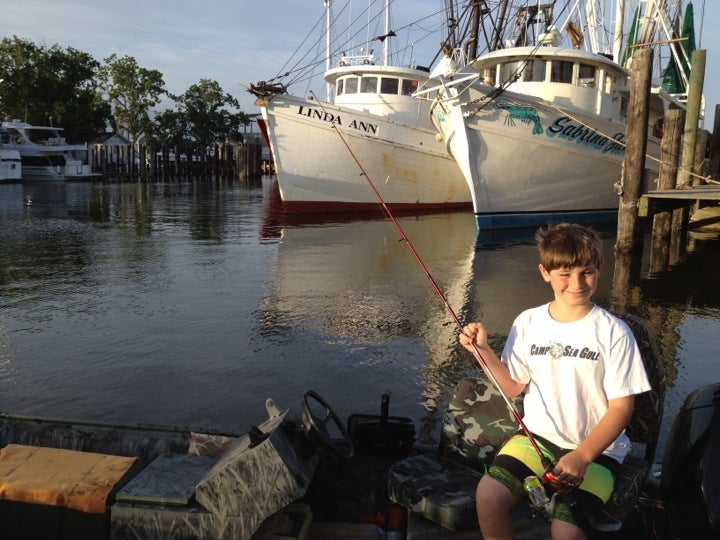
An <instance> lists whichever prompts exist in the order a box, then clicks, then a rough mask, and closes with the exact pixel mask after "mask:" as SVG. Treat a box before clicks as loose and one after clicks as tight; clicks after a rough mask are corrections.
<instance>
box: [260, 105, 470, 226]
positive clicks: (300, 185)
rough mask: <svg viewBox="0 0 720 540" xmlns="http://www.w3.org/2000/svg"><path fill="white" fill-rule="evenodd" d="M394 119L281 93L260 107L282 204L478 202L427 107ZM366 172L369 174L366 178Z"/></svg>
mask: <svg viewBox="0 0 720 540" xmlns="http://www.w3.org/2000/svg"><path fill="white" fill-rule="evenodd" d="M428 105H429V103H428V104H427V105H426V104H424V103H419V105H418V113H417V122H416V123H415V124H407V123H400V122H394V121H391V120H389V119H387V118H386V117H381V116H378V115H371V114H368V113H364V112H362V111H358V110H352V109H349V108H346V107H338V106H336V105H333V104H330V103H319V102H317V101H314V100H306V99H302V98H297V97H293V96H288V95H276V96H273V97H272V98H271V99H269V100H265V101H264V102H263V103H262V104H261V108H262V112H263V117H264V120H265V122H266V125H267V133H268V139H269V140H268V142H269V145H270V147H271V151H272V156H273V159H274V162H275V169H276V172H277V177H278V185H279V188H280V195H281V199H282V202H283V208H284V210H286V211H289V212H311V211H325V212H340V211H343V212H347V211H377V210H378V202H379V199H378V195H377V194H376V193H375V192H374V190H373V188H372V186H371V184H370V183H369V182H368V180H370V181H371V182H372V185H373V186H374V187H375V189H376V190H377V192H378V194H379V195H380V197H382V200H383V201H384V202H385V203H386V204H387V205H388V206H389V207H391V208H393V209H404V210H413V209H422V210H433V209H438V210H450V209H461V208H467V209H469V208H470V207H471V196H470V192H469V190H468V188H467V184H466V183H465V179H464V177H463V175H462V174H461V172H460V170H459V169H458V166H457V165H456V164H455V162H454V161H453V159H452V158H451V157H450V156H449V155H448V153H447V151H446V149H445V148H444V146H443V145H442V144H441V143H439V142H438V141H437V140H436V131H435V130H434V128H433V127H432V125H431V123H430V121H429V114H428V112H427V106H428ZM366 176H367V179H366Z"/></svg>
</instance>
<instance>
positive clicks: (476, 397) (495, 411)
mask: <svg viewBox="0 0 720 540" xmlns="http://www.w3.org/2000/svg"><path fill="white" fill-rule="evenodd" d="M513 403H514V406H516V407H520V406H521V405H522V402H521V401H520V400H519V399H516V400H513ZM516 431H517V423H516V422H515V419H514V417H513V415H512V413H511V412H510V410H509V409H508V406H507V404H506V403H505V400H504V399H503V397H502V396H501V394H500V392H499V391H498V390H497V389H496V388H495V387H494V386H493V385H492V384H491V383H490V381H488V380H487V379H477V378H467V379H463V380H461V381H460V382H459V383H458V385H457V387H456V388H455V392H454V394H453V396H452V399H451V400H450V403H449V404H448V408H447V410H446V412H445V415H444V419H443V426H442V431H441V434H440V446H439V449H438V451H437V452H433V453H425V454H418V455H415V456H411V457H409V458H406V459H404V460H402V461H400V462H398V463H396V464H395V465H393V467H392V468H391V469H390V475H389V480H388V490H389V494H390V499H391V500H393V501H394V502H396V503H399V504H402V505H403V506H405V507H406V508H408V509H409V510H411V511H412V512H415V513H417V514H420V515H422V516H424V517H425V518H427V519H429V520H431V521H433V522H435V523H437V524H439V525H442V526H443V527H445V528H446V529H450V530H453V531H465V530H470V529H477V526H478V525H477V515H476V512H475V488H476V487H477V483H478V481H479V480H480V477H481V476H482V474H483V473H484V472H485V466H486V465H488V464H489V463H490V462H491V461H492V459H493V457H494V456H495V453H496V452H497V450H498V449H499V448H500V446H501V445H502V444H503V443H504V442H505V440H506V439H507V438H508V437H509V436H510V435H512V434H513V433H514V432H516Z"/></svg>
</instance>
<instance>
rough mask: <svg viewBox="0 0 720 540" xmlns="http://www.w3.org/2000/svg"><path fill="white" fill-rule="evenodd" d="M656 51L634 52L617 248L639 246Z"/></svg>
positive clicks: (617, 249)
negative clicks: (651, 87)
mask: <svg viewBox="0 0 720 540" xmlns="http://www.w3.org/2000/svg"><path fill="white" fill-rule="evenodd" d="M652 61H653V51H652V49H649V48H644V49H638V50H637V51H636V52H635V53H634V54H633V62H632V67H631V75H630V103H629V105H628V128H627V146H626V148H625V161H624V162H623V173H622V195H621V196H620V208H619V210H618V231H617V241H616V244H615V251H617V252H630V251H634V250H636V249H637V248H638V246H639V238H638V236H639V235H638V233H637V206H638V199H639V197H640V189H641V186H642V180H643V177H644V175H645V153H646V152H647V132H648V118H649V115H650V104H649V99H650V84H651V81H652Z"/></svg>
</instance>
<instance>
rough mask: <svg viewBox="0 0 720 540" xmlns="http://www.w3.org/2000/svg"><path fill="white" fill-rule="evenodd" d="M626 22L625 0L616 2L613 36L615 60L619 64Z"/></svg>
mask: <svg viewBox="0 0 720 540" xmlns="http://www.w3.org/2000/svg"><path fill="white" fill-rule="evenodd" d="M624 24H625V0H617V2H615V34H614V36H613V61H614V62H615V63H616V64H619V63H620V62H621V61H622V60H621V58H620V54H621V52H622V46H623V25H624Z"/></svg>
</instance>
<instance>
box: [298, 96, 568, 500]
mask: <svg viewBox="0 0 720 540" xmlns="http://www.w3.org/2000/svg"><path fill="white" fill-rule="evenodd" d="M310 93H311V94H312V96H313V98H314V99H315V101H316V103H317V104H318V105H319V106H320V108H321V109H322V111H323V113H325V114H326V116H327V110H326V109H325V106H324V105H323V103H322V101H320V100H319V99H317V97H316V96H315V94H314V93H313V92H312V91H311V92H310ZM328 117H329V118H330V116H328ZM330 125H331V126H332V128H333V129H334V130H335V133H337V134H338V136H339V137H340V140H341V141H342V143H343V145H344V146H345V148H346V149H347V151H348V152H349V153H350V156H352V158H353V161H355V164H356V165H357V166H358V168H359V169H360V172H361V173H362V175H363V176H364V177H365V180H367V182H368V184H369V185H370V188H371V189H372V191H373V193H374V194H375V197H376V198H377V200H378V202H379V204H380V206H381V207H382V210H383V212H384V213H385V215H386V216H387V217H388V218H389V219H390V221H391V222H392V224H393V225H394V226H395V229H397V231H398V233H399V234H400V236H401V237H402V239H403V241H404V242H405V245H406V246H407V248H408V249H409V250H410V253H412V255H413V257H414V258H415V261H416V262H417V263H418V265H419V266H420V268H421V269H422V271H423V273H424V274H425V277H426V278H427V279H428V281H429V282H430V285H431V286H432V288H433V290H434V291H435V294H437V296H438V297H439V298H440V300H441V301H442V303H443V304H444V306H445V309H446V310H447V312H448V314H449V315H450V317H451V318H452V320H453V322H454V323H455V325H456V326H457V327H458V329H459V330H460V332H461V333H462V334H464V335H466V336H467V334H465V331H464V330H463V325H462V323H461V322H460V319H459V318H458V316H457V314H456V313H455V310H453V308H452V306H451V305H450V303H449V302H448V300H447V298H446V296H445V294H444V293H443V292H442V290H441V289H440V287H439V286H438V284H437V282H436V281H435V278H433V276H432V274H430V271H429V270H428V268H427V266H425V263H424V262H423V261H422V259H421V258H420V255H419V254H418V252H417V251H416V250H415V247H414V246H413V244H412V242H410V239H409V238H408V236H407V235H406V234H405V231H404V230H403V228H402V227H401V226H400V224H399V223H398V221H397V219H395V216H394V215H393V213H392V212H391V211H390V208H388V206H387V204H386V203H385V200H384V199H383V197H382V195H380V192H379V191H378V189H377V188H376V187H375V183H374V182H373V180H372V178H370V175H369V174H368V173H367V171H365V167H363V165H362V163H360V160H359V159H358V157H357V155H356V154H355V152H353V150H352V148H350V145H348V143H347V141H346V140H345V137H344V136H343V134H342V133H341V132H340V130H339V129H338V128H337V125H336V124H335V120H334V118H333V120H332V121H331V122H330ZM468 337H470V336H468ZM470 345H471V347H472V353H473V355H474V356H475V359H476V360H477V361H478V363H479V364H480V367H481V368H482V369H483V371H484V372H485V373H486V374H487V376H488V378H489V379H490V381H491V382H492V384H493V386H495V388H496V389H497V390H498V392H500V395H501V396H502V398H503V400H504V401H505V404H506V405H507V407H508V409H509V410H510V412H511V413H512V415H513V417H514V418H515V421H516V422H517V423H518V425H519V426H520V429H522V431H523V433H525V435H526V436H527V438H528V440H529V441H530V443H531V444H532V446H533V448H534V449H535V451H536V452H537V454H538V456H539V457H540V462H541V464H542V466H543V467H544V468H545V472H544V473H543V480H545V481H546V482H547V483H549V484H551V485H553V487H555V488H556V489H557V490H558V491H561V489H563V488H566V489H567V490H569V489H572V488H571V487H570V486H572V487H575V484H571V483H569V482H564V481H563V480H560V479H559V478H558V477H556V476H555V475H554V474H552V472H551V469H552V468H553V466H554V462H551V461H550V459H549V458H548V457H547V456H546V455H545V454H544V453H543V452H542V450H540V447H539V446H538V444H537V441H536V440H535V437H533V435H532V433H530V430H529V429H528V428H527V426H526V425H525V422H523V419H522V418H521V417H520V413H519V412H518V410H517V409H516V408H515V406H514V405H513V404H512V402H511V401H510V398H508V397H507V395H506V394H505V392H504V391H503V389H502V388H501V387H500V383H499V382H498V380H497V378H496V377H495V374H494V373H493V372H492V370H491V369H490V366H488V364H487V362H486V361H485V358H483V356H482V354H481V353H480V350H479V349H478V347H477V345H476V344H475V341H474V340H472V341H471V342H470Z"/></svg>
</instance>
